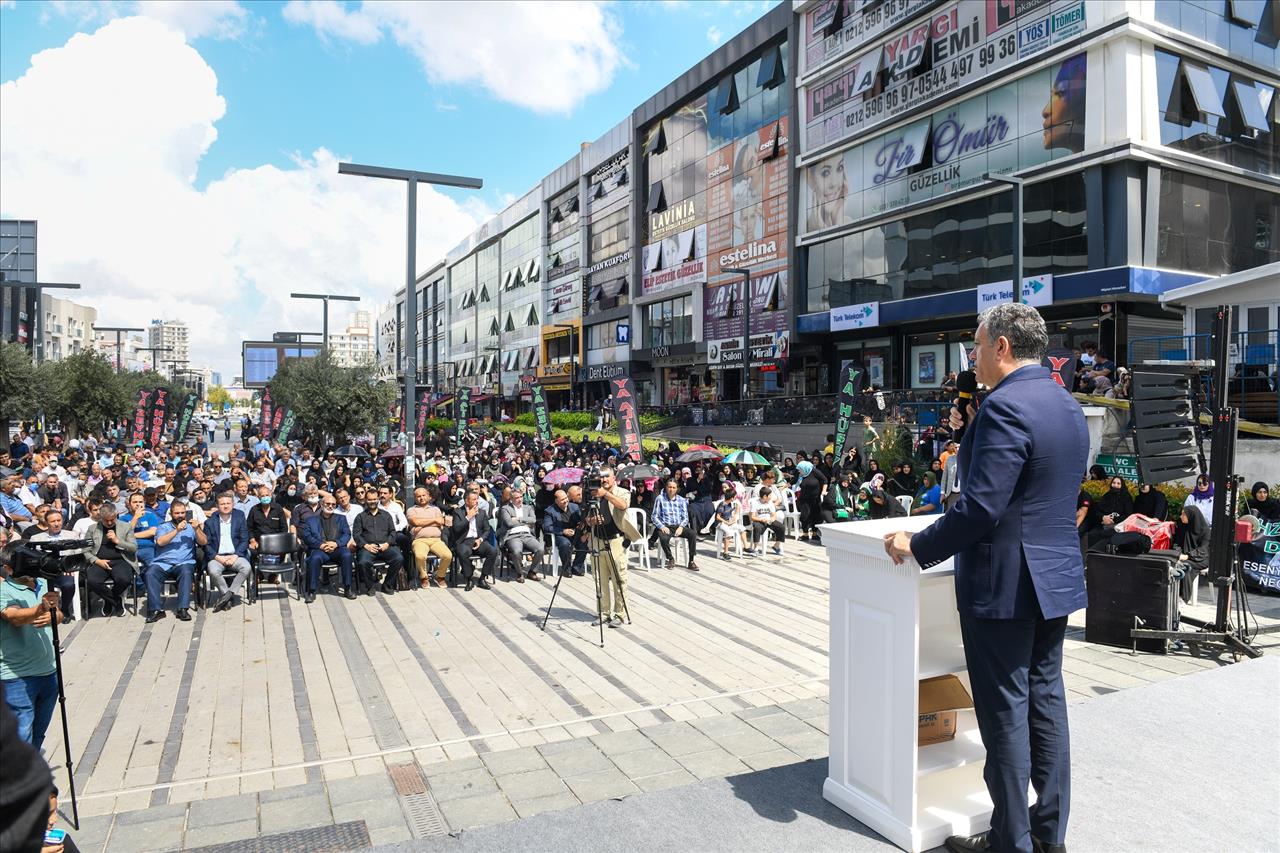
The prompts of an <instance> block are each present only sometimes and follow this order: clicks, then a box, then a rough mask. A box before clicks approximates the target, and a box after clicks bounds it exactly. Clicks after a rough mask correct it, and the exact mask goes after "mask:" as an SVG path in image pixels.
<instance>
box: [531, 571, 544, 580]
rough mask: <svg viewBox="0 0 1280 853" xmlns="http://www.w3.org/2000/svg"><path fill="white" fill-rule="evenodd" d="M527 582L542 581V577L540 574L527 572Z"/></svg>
mask: <svg viewBox="0 0 1280 853" xmlns="http://www.w3.org/2000/svg"><path fill="white" fill-rule="evenodd" d="M529 580H531V581H540V580H542V575H540V574H539V573H537V572H529Z"/></svg>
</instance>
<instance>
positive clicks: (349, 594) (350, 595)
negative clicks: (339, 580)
mask: <svg viewBox="0 0 1280 853" xmlns="http://www.w3.org/2000/svg"><path fill="white" fill-rule="evenodd" d="M342 597H343V598H345V599H348V600H350V601H355V600H356V593H355V590H353V589H352V588H351V587H347V588H346V590H345V591H344V592H343V593H342Z"/></svg>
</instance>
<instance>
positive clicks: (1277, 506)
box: [1248, 480, 1280, 521]
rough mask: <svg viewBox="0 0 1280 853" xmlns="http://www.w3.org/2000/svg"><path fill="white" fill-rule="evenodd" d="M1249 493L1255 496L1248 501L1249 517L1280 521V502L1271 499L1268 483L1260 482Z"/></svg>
mask: <svg viewBox="0 0 1280 853" xmlns="http://www.w3.org/2000/svg"><path fill="white" fill-rule="evenodd" d="M1249 492H1250V494H1252V495H1253V497H1251V498H1249V501H1248V506H1249V515H1253V516H1257V517H1258V518H1259V519H1261V520H1262V521H1280V500H1276V499H1275V498H1273V497H1271V492H1270V490H1269V489H1268V488H1267V484H1266V483H1264V482H1262V481H1261V480H1259V481H1258V482H1256V483H1254V484H1253V488H1252V489H1250V490H1249Z"/></svg>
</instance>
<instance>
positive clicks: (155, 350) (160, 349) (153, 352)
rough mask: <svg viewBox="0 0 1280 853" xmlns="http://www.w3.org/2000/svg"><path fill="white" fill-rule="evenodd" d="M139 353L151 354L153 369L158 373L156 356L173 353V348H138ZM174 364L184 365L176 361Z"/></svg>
mask: <svg viewBox="0 0 1280 853" xmlns="http://www.w3.org/2000/svg"><path fill="white" fill-rule="evenodd" d="M138 351H139V352H149V353H151V369H152V370H156V371H157V372H158V368H157V366H156V354H157V353H162V352H173V347H138ZM173 363H174V364H182V362H180V361H175V362H173Z"/></svg>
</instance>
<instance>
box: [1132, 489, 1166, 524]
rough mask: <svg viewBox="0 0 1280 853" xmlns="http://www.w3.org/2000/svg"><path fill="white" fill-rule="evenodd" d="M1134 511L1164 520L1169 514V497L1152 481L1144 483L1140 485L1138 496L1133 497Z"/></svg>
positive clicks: (1157, 519)
mask: <svg viewBox="0 0 1280 853" xmlns="http://www.w3.org/2000/svg"><path fill="white" fill-rule="evenodd" d="M1133 511H1134V512H1136V513H1138V515H1145V516H1147V517H1149V518H1154V519H1155V520H1156V521H1164V520H1165V518H1167V517H1168V515H1169V499H1168V498H1166V497H1165V496H1164V492H1162V491H1160V490H1159V489H1157V488H1155V487H1154V486H1152V485H1151V484H1150V483H1143V484H1141V485H1140V486H1138V496H1137V497H1136V498H1134V499H1133Z"/></svg>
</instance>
